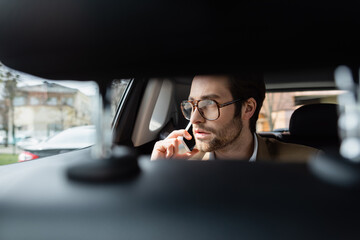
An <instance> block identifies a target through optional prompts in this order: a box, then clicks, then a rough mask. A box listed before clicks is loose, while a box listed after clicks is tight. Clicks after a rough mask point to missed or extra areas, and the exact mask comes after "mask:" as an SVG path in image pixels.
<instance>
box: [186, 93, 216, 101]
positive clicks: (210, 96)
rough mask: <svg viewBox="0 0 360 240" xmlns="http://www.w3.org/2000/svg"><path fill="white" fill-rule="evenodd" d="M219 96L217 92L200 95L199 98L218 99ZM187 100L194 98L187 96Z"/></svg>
mask: <svg viewBox="0 0 360 240" xmlns="http://www.w3.org/2000/svg"><path fill="white" fill-rule="evenodd" d="M219 98H220V96H219V95H217V94H208V95H204V96H201V97H200V100H203V99H219ZM189 100H194V98H193V97H189Z"/></svg>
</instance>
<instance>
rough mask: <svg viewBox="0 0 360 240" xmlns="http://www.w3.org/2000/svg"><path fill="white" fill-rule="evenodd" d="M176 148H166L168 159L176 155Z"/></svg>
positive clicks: (171, 146) (170, 146) (169, 146)
mask: <svg viewBox="0 0 360 240" xmlns="http://www.w3.org/2000/svg"><path fill="white" fill-rule="evenodd" d="M174 151H175V146H174V145H173V144H170V145H168V146H167V148H166V158H171V157H172V156H173V155H174Z"/></svg>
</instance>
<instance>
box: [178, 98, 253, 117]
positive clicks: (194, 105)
mask: <svg viewBox="0 0 360 240" xmlns="http://www.w3.org/2000/svg"><path fill="white" fill-rule="evenodd" d="M205 100H211V101H213V102H215V103H216V106H217V109H218V116H217V118H215V119H211V120H210V119H207V118H206V117H205V116H204V115H203V113H202V111H200V109H199V107H198V103H199V102H201V101H205ZM244 100H246V99H245V98H239V99H236V100H232V101H230V102H226V103H222V104H220V103H218V102H217V101H216V100H213V99H201V100H184V101H182V102H181V103H180V108H181V112H182V114H183V116H184V117H185V114H184V110H183V103H185V102H187V103H190V104H191V105H192V107H193V110H192V111H193V112H195V110H196V108H197V110H198V112H199V113H200V115H201V117H203V118H204V119H206V120H208V121H215V120H217V119H219V117H220V108H223V107H226V106H228V105H231V104H233V103H236V102H240V101H244ZM194 103H195V104H194ZM190 118H191V117H190ZM185 119H187V118H186V117H185ZM187 120H190V119H187Z"/></svg>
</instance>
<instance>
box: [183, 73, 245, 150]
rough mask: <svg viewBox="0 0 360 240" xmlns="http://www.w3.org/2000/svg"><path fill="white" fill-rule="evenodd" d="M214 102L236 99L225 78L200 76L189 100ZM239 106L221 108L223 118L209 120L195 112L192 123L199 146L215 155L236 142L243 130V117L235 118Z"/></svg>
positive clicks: (200, 148) (195, 80) (195, 82)
mask: <svg viewBox="0 0 360 240" xmlns="http://www.w3.org/2000/svg"><path fill="white" fill-rule="evenodd" d="M204 99H212V100H215V101H217V102H218V103H219V104H222V103H225V102H229V101H232V100H234V99H233V98H232V95H231V92H230V90H229V86H228V79H227V77H225V76H196V77H195V78H194V80H193V82H192V85H191V91H190V95H189V100H204ZM234 114H235V104H231V105H228V106H226V107H223V108H220V117H219V118H218V119H217V120H214V121H209V120H206V119H204V118H203V117H202V116H201V115H200V113H199V112H198V110H197V109H196V110H195V112H193V114H192V116H191V119H190V121H191V122H192V124H193V132H194V136H195V139H196V146H197V148H198V149H199V150H200V151H204V152H212V151H216V150H219V149H223V148H225V147H227V146H229V145H230V144H231V143H233V142H234V141H235V140H236V139H237V138H238V137H239V135H240V133H241V130H242V122H241V117H240V116H239V117H236V118H234Z"/></svg>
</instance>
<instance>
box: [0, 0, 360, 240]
mask: <svg viewBox="0 0 360 240" xmlns="http://www.w3.org/2000/svg"><path fill="white" fill-rule="evenodd" d="M324 6H325V7H326V9H327V10H326V11H323V9H324ZM355 13H356V11H355V8H354V7H352V6H349V5H346V4H342V5H341V4H340V5H337V4H332V3H327V4H326V5H321V4H319V5H316V4H315V3H313V2H311V1H301V2H300V1H299V2H296V1H295V2H293V3H284V2H283V1H271V2H269V3H260V2H258V3H250V2H239V3H236V4H233V5H230V6H228V5H226V4H222V3H207V2H206V3H201V1H199V2H197V1H195V2H193V3H191V4H186V3H176V1H175V2H174V3H173V4H169V3H165V1H149V2H147V1H139V2H136V3H135V1H121V2H119V1H110V2H105V1H91V2H88V1H77V2H74V1H64V0H63V1H49V2H46V3H45V2H43V1H40V0H36V1H32V3H30V2H23V1H17V0H13V1H1V2H0V61H1V63H3V64H4V65H5V66H6V67H8V68H9V69H10V70H11V71H15V72H18V73H20V74H21V73H26V74H30V75H34V76H37V77H40V78H43V79H48V80H59V82H61V81H64V80H76V81H80V82H81V81H95V82H96V83H97V85H98V94H99V95H98V97H97V104H96V105H92V108H93V109H92V110H93V111H94V112H95V113H96V114H95V124H94V125H95V127H96V143H95V144H94V145H93V146H91V147H86V148H82V149H78V150H74V151H70V152H66V153H61V154H58V155H52V156H48V157H44V158H39V159H34V160H29V161H24V162H21V163H13V164H8V165H1V166H0V239H4V240H5V239H6V240H7V239H14V240H15V239H36V240H41V239H87V240H90V239H242V238H244V239H359V236H360V231H359V228H358V223H357V219H358V216H359V214H360V204H359V202H360V201H359V200H360V194H359V186H360V174H359V171H360V168H359V159H360V143H359V142H360V141H358V139H360V136H359V129H360V124H358V123H359V122H360V121H359V119H360V118H359V110H358V106H359V105H358V98H359V95H358V94H359V92H358V90H357V89H358V87H359V86H358V84H359V81H358V78H359V76H358V75H359V71H358V69H359V66H360V64H359V63H360V62H359V58H358V56H359V55H360V54H359V49H358V48H356V46H357V44H358V42H359V41H358V40H359V38H358V36H357V35H356V34H355V32H356V31H354V29H358V26H359V24H360V22H359V20H358V18H356V17H354V16H356V14H355ZM65 16H66V17H65ZM304 16H307V17H306V18H305V17H304ZM334 16H341V18H335V17H334ZM334 31H335V32H336V34H334ZM344 35H346V36H348V38H346V39H345V38H343V36H344ZM302 59H305V60H302ZM339 66H340V67H339ZM242 72H255V73H261V74H263V76H264V81H265V84H266V90H267V93H268V94H272V93H281V94H283V95H280V99H281V100H282V101H280V102H287V101H288V100H287V99H286V98H285V97H286V96H290V97H291V98H289V99H292V100H294V102H296V101H297V102H298V103H299V104H297V105H296V106H295V107H294V106H292V107H291V110H294V111H292V112H291V113H290V111H286V113H285V115H286V117H287V118H289V123H287V125H286V126H280V127H273V128H268V127H267V128H268V129H270V130H265V129H266V126H267V125H266V124H263V125H259V126H263V128H261V129H260V128H259V129H258V132H257V133H258V134H259V135H260V136H262V137H264V138H272V139H276V140H278V141H282V142H286V143H296V144H302V145H306V146H311V147H314V148H317V149H320V150H321V153H320V154H318V155H317V156H314V157H313V158H312V159H311V160H310V161H309V162H307V163H290V162H289V163H287V162H281V163H278V162H276V161H275V162H268V161H257V162H255V163H251V162H248V161H244V160H243V159H233V160H216V161H187V160H184V159H160V160H156V161H150V154H151V152H152V149H153V147H154V144H155V142H156V141H159V140H162V139H165V138H166V137H167V136H168V135H169V133H171V132H172V131H173V130H177V129H184V128H185V127H186V125H187V124H188V120H186V119H185V118H184V117H183V116H182V112H181V109H180V102H181V101H182V100H186V99H188V94H189V91H190V87H191V82H192V79H193V77H194V75H198V74H210V75H211V74H237V73H242ZM119 79H120V80H121V79H126V88H125V89H124V92H123V94H122V97H121V98H119V100H118V102H117V105H116V108H115V110H114V114H112V113H111V111H112V109H111V100H110V97H109V96H110V94H111V85H112V83H113V81H114V80H119ZM340 80H343V81H340ZM344 82H345V83H346V84H343V83H344ZM306 91H316V93H312V95H311V96H310V95H304V94H302V95H301V94H300V95H299V94H298V93H299V92H300V93H303V92H306ZM321 91H338V92H337V93H336V97H337V98H335V97H334V96H335V95H332V96H331V97H328V96H326V97H328V98H329V99H330V100H329V102H326V103H325V102H323V101H322V100H321V101H320V100H319V99H324V97H323V96H322V95H321V93H319V92H321ZM285 93H290V94H288V95H285ZM319 96H321V97H319ZM339 96H340V97H339ZM341 96H345V97H341ZM334 99H336V100H334ZM264 107H266V106H265V105H264ZM284 109H285V107H284ZM286 110H287V109H286ZM270 115H271V113H270ZM112 116H113V117H112ZM259 119H260V117H259ZM259 122H260V120H259ZM0 154H1V153H0Z"/></svg>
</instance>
